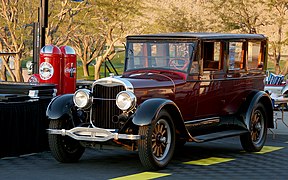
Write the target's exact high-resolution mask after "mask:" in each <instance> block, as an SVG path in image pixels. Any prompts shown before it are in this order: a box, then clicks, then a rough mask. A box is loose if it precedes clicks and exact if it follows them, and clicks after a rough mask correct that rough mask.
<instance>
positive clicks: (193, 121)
mask: <svg viewBox="0 0 288 180" xmlns="http://www.w3.org/2000/svg"><path fill="white" fill-rule="evenodd" d="M210 120H218V122H219V121H220V118H219V117H210V118H205V119H197V120H192V121H186V122H184V123H185V124H191V123H200V122H203V121H210Z"/></svg>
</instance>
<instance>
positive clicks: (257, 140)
mask: <svg viewBox="0 0 288 180" xmlns="http://www.w3.org/2000/svg"><path fill="white" fill-rule="evenodd" d="M249 126H250V129H249V132H250V133H247V134H244V135H241V136H240V141H241V145H242V147H243V149H244V150H245V151H247V152H257V151H260V150H261V149H262V148H263V146H264V144H265V140H266V135H267V115H266V112H265V107H264V106H263V105H262V104H261V103H258V104H256V106H255V107H254V109H253V111H252V113H251V116H250V122H249Z"/></svg>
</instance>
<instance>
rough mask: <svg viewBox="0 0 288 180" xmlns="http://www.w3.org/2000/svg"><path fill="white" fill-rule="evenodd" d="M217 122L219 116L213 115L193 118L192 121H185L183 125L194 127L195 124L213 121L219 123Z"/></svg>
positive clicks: (206, 123) (199, 124)
mask: <svg viewBox="0 0 288 180" xmlns="http://www.w3.org/2000/svg"><path fill="white" fill-rule="evenodd" d="M219 122H220V118H219V117H213V118H206V119H199V120H194V121H187V122H185V126H189V127H196V126H201V125H208V124H214V123H219Z"/></svg>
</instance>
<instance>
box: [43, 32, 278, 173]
mask: <svg viewBox="0 0 288 180" xmlns="http://www.w3.org/2000/svg"><path fill="white" fill-rule="evenodd" d="M266 56H267V38H266V37H265V36H263V35H260V34H219V33H174V34H153V35H135V36H128V37H127V44H126V57H125V68H124V73H123V75H122V76H117V77H116V76H115V77H114V76H113V75H111V77H108V78H103V79H99V80H97V81H95V82H94V83H93V85H92V88H91V89H79V90H77V91H76V92H75V94H74V95H73V94H68V95H62V96H58V97H56V98H54V99H53V100H52V101H51V103H50V105H49V106H48V108H47V116H48V117H49V119H50V120H51V121H50V126H49V129H48V132H49V145H50V148H51V152H52V154H53V156H54V157H55V158H56V159H57V160H58V161H60V162H74V161H78V160H79V158H80V157H81V156H82V154H83V152H84V150H85V148H86V147H98V146H101V147H102V146H105V145H115V146H121V147H124V148H126V149H130V150H132V151H138V153H139V157H140V160H141V162H142V164H143V165H144V166H145V167H146V168H147V169H154V170H155V169H160V168H163V167H165V166H166V165H167V164H168V162H169V161H170V160H171V158H172V156H173V153H174V149H175V148H177V147H178V146H183V144H184V143H185V142H197V143H199V142H205V141H209V140H214V139H218V138H223V137H230V136H238V135H239V136H240V140H241V144H242V146H243V148H244V149H245V150H246V151H248V152H254V151H260V150H261V149H262V147H263V145H264V143H265V140H266V133H267V128H273V108H272V103H271V99H270V98H269V96H268V94H266V93H265V92H263V89H264V79H265V69H266V66H267V61H266V59H267V58H266Z"/></svg>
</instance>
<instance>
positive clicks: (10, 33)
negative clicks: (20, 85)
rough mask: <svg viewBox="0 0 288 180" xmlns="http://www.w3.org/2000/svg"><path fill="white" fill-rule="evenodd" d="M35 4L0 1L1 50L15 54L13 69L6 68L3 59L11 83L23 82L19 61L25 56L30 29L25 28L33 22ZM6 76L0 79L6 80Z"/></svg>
mask: <svg viewBox="0 0 288 180" xmlns="http://www.w3.org/2000/svg"><path fill="white" fill-rule="evenodd" d="M34 5H35V4H33V3H31V2H30V1H28V0H21V1H20V0H9V1H7V0H1V3H0V27H1V29H0V41H1V49H2V51H5V52H16V53H17V54H16V55H15V56H14V68H15V71H12V70H11V69H10V67H9V66H8V63H9V62H8V58H6V59H5V58H3V59H2V60H3V65H4V66H5V68H4V69H5V70H7V71H8V72H9V74H10V77H11V79H12V80H13V81H18V82H21V81H23V76H22V68H21V60H22V57H23V55H24V54H25V41H26V40H27V39H28V38H32V37H31V36H30V37H29V35H31V28H30V29H29V28H27V27H28V26H29V24H31V23H32V22H33V17H34V15H35V6H34ZM6 78H7V77H6V74H5V73H1V79H6Z"/></svg>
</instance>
